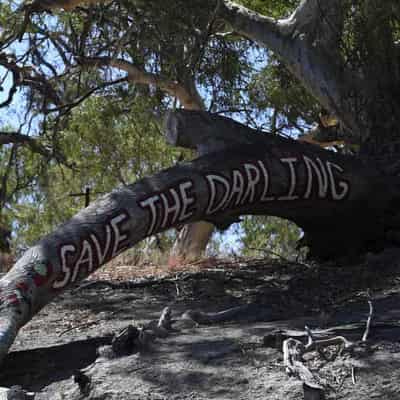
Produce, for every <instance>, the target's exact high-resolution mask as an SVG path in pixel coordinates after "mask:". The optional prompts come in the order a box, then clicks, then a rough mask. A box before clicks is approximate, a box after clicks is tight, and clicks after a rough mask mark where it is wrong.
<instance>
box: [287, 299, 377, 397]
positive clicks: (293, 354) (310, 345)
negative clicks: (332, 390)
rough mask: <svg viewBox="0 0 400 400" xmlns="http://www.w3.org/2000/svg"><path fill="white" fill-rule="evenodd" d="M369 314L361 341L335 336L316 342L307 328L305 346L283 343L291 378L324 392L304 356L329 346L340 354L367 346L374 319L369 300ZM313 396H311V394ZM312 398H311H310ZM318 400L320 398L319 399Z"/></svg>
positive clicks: (293, 340) (295, 343)
mask: <svg viewBox="0 0 400 400" xmlns="http://www.w3.org/2000/svg"><path fill="white" fill-rule="evenodd" d="M368 305H369V314H368V318H367V322H366V327H365V331H364V334H363V336H362V338H361V340H358V341H355V342H352V341H350V340H348V339H346V338H345V337H344V336H335V337H331V338H327V339H319V340H316V339H315V338H314V335H313V333H312V331H311V329H309V328H308V327H307V326H306V327H305V331H306V334H307V339H308V341H307V344H303V342H301V341H300V340H298V339H293V338H288V339H286V340H284V341H283V344H282V347H283V361H284V365H285V367H286V372H287V374H288V375H289V376H297V377H298V378H299V379H300V380H301V381H303V382H304V384H305V385H307V386H308V387H310V388H314V389H316V390H317V392H319V391H321V390H323V386H322V385H320V383H319V381H318V379H317V378H316V377H315V376H314V374H313V373H312V372H311V371H310V370H309V369H308V368H307V367H306V365H305V364H304V360H303V356H304V354H306V353H309V352H311V351H315V350H317V351H320V350H322V349H324V348H325V347H328V346H339V347H340V350H339V354H342V353H343V352H351V351H352V350H354V348H355V347H356V346H359V345H362V344H365V343H366V341H367V339H368V335H369V332H370V328H371V321H372V317H373V311H374V308H373V304H372V301H371V300H368ZM352 380H353V382H355V376H354V370H352ZM314 395H315V396H322V395H321V393H319V394H318V393H315V394H313V396H314ZM310 396H311V394H310ZM310 398H311V397H310ZM317 398H318V397H317Z"/></svg>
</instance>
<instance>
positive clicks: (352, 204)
mask: <svg viewBox="0 0 400 400" xmlns="http://www.w3.org/2000/svg"><path fill="white" fill-rule="evenodd" d="M167 126H168V127H169V128H168V132H169V135H170V136H171V137H172V138H174V137H175V139H174V140H175V142H176V143H177V144H180V145H185V146H186V147H192V146H195V147H196V146H206V147H207V146H208V145H207V141H217V142H218V143H220V144H221V146H222V147H221V148H220V149H218V150H217V151H215V152H212V153H209V154H207V155H205V156H202V157H200V158H197V159H196V160H193V161H191V162H187V163H182V164H179V165H177V166H175V167H172V168H169V169H167V170H164V171H162V172H160V173H158V174H156V175H153V176H151V177H149V178H145V179H142V180H140V181H138V182H136V183H134V184H132V185H130V186H127V187H123V188H120V189H117V190H115V191H113V192H111V193H110V194H108V195H105V196H104V197H102V198H100V199H98V200H97V201H95V202H93V203H92V204H91V205H90V206H89V207H87V208H85V209H83V210H82V211H81V212H79V213H78V214H77V215H75V216H74V217H73V218H72V219H71V220H69V221H68V222H67V223H65V224H64V225H62V226H60V227H58V228H57V229H56V230H55V231H54V232H53V233H51V234H50V235H48V236H46V237H45V238H43V239H42V240H41V241H40V242H39V243H38V244H36V245H35V246H33V247H32V248H30V249H29V250H28V251H27V252H26V253H25V254H24V255H23V256H22V257H21V259H20V260H18V262H17V263H16V264H15V266H14V267H13V268H12V269H11V270H10V271H9V272H8V273H7V275H5V276H4V277H3V278H2V279H1V280H0V304H1V308H0V359H2V358H4V356H5V355H6V353H7V352H8V349H9V348H10V346H11V345H12V343H13V341H14V339H15V336H16V334H17V332H18V330H19V329H20V328H21V326H23V325H24V324H25V323H27V322H28V321H29V320H30V319H31V318H32V317H33V316H34V315H35V314H36V313H37V312H38V311H39V310H40V309H41V308H42V307H44V306H45V305H46V304H47V303H49V302H50V301H51V300H52V299H53V298H54V297H55V296H57V295H58V294H59V293H61V292H62V291H63V290H65V289H67V288H70V287H71V286H73V285H75V284H76V283H77V282H78V281H80V280H82V279H84V278H85V277H86V276H88V275H89V274H90V273H92V272H94V271H95V270H96V269H97V268H99V267H100V266H101V265H103V264H105V263H106V262H107V261H109V260H111V259H112V258H113V257H115V256H116V255H117V254H119V253H121V252H123V251H124V250H126V249H128V248H129V247H131V246H133V245H134V244H135V243H137V242H139V241H140V240H142V239H144V238H145V237H147V236H151V235H153V234H156V233H158V232H161V231H164V230H166V229H169V228H172V227H174V226H177V225H181V224H185V223H190V222H194V221H199V220H206V221H210V222H212V223H214V224H215V225H217V226H220V227H226V226H228V225H229V224H230V223H231V222H232V221H234V220H235V219H237V217H238V216H239V215H244V214H266V215H275V216H278V217H284V218H287V219H290V220H292V221H294V222H296V223H297V224H298V225H299V226H301V227H302V228H303V229H304V231H305V233H306V236H307V237H308V238H309V243H308V244H309V246H310V247H311V251H312V252H314V253H315V254H317V255H318V256H321V257H332V256H337V255H343V254H344V255H345V254H349V253H353V252H361V251H369V250H373V249H374V248H376V247H377V245H378V244H379V246H383V245H385V244H390V243H391V241H395V242H396V241H397V239H396V233H398V234H399V233H400V223H399V221H398V220H399V218H397V221H396V218H394V217H393V216H394V215H396V213H397V208H396V206H397V200H398V199H399V196H400V190H399V180H398V178H393V177H388V176H386V175H383V174H380V173H379V172H378V169H376V168H375V167H374V165H368V164H367V163H364V162H362V161H359V160H357V159H355V158H351V157H345V156H342V155H339V154H337V153H334V152H330V151H327V150H323V149H320V148H318V147H317V146H313V145H310V144H304V143H299V142H297V141H294V140H290V139H285V138H282V137H279V136H276V135H266V134H263V133H261V132H257V131H253V130H251V129H249V128H247V127H245V126H243V125H241V124H239V123H236V122H234V121H232V120H230V119H228V118H224V117H219V116H215V115H211V114H208V113H205V112H195V111H179V112H177V113H175V114H170V116H169V118H168V124H167ZM228 137H229V138H230V139H229V144H228ZM171 140H172V139H171ZM247 140H248V141H249V143H246V141H247ZM250 142H251V143H250ZM214 144H216V142H215V143H214ZM214 144H213V146H214ZM389 234H390V235H389Z"/></svg>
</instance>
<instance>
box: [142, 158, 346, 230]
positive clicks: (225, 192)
mask: <svg viewBox="0 0 400 400" xmlns="http://www.w3.org/2000/svg"><path fill="white" fill-rule="evenodd" d="M280 162H281V163H282V165H284V166H285V168H286V169H287V173H288V182H289V185H288V187H287V188H286V191H285V192H283V193H281V194H279V195H273V194H272V193H270V192H271V180H270V173H269V171H268V168H267V166H266V165H265V163H264V162H263V161H261V160H257V161H255V162H247V163H243V164H242V165H241V167H240V169H239V168H235V169H232V170H231V171H230V172H229V176H228V177H227V176H225V175H222V174H218V173H214V174H212V173H210V174H206V175H205V176H204V178H205V180H206V183H207V186H208V189H209V190H208V198H207V207H206V209H205V211H204V213H205V215H212V214H215V213H216V212H218V211H223V210H225V209H228V208H236V207H240V206H245V205H248V204H252V203H254V202H268V201H293V200H299V199H303V200H304V199H309V198H310V197H311V194H312V193H313V191H316V195H317V197H318V198H319V199H327V198H330V199H332V200H335V201H339V200H343V199H345V198H346V196H347V195H348V193H349V189H350V188H349V184H348V183H347V182H346V181H344V180H341V179H338V178H337V176H335V174H334V171H335V172H336V175H337V174H338V173H343V172H344V170H343V168H342V167H340V166H339V165H337V164H335V163H332V162H330V161H321V160H320V159H319V158H316V159H311V158H310V157H307V156H305V155H303V156H302V157H301V159H299V158H297V157H287V158H281V159H280ZM300 165H302V166H303V168H304V167H305V171H306V185H305V190H304V189H303V193H299V192H300V188H299V187H298V186H299V181H298V171H297V169H298V167H299V166H300ZM303 186H304V183H303ZM192 189H193V182H192V181H191V180H186V181H183V182H181V183H179V184H177V185H174V186H173V187H170V188H168V189H166V190H164V191H162V192H157V193H153V194H152V195H150V196H149V197H146V198H145V199H143V200H141V201H140V202H139V203H138V204H139V206H140V207H141V208H142V209H144V210H147V211H148V212H149V214H150V222H149V225H148V230H147V235H152V234H153V233H155V232H157V231H158V230H162V229H165V228H167V227H169V226H172V225H174V224H175V223H183V222H185V221H187V220H188V219H190V217H191V216H192V215H193V214H194V212H195V209H196V208H195V207H196V197H195V195H194V194H193V192H192Z"/></svg>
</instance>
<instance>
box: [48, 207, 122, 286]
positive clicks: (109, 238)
mask: <svg viewBox="0 0 400 400" xmlns="http://www.w3.org/2000/svg"><path fill="white" fill-rule="evenodd" d="M128 218H129V215H128V214H127V213H126V212H122V213H120V214H118V215H117V216H115V217H113V218H111V219H110V220H109V222H107V223H106V225H105V228H104V230H105V232H104V233H105V234H104V240H101V239H100V238H99V237H98V236H97V235H96V234H95V233H94V232H92V233H90V234H89V236H88V237H87V238H85V239H83V240H82V242H81V243H80V244H79V246H76V245H75V244H73V243H65V244H63V245H62V246H61V247H60V261H61V271H62V276H60V278H59V279H58V280H56V281H55V282H54V283H53V288H54V289H61V288H63V287H65V286H67V285H68V284H69V283H73V282H75V281H76V278H77V277H78V274H79V271H80V270H81V269H82V268H85V269H86V271H87V274H90V273H91V272H92V271H93V270H94V269H96V268H98V267H99V266H100V265H102V264H104V263H105V262H106V261H108V260H110V259H111V258H113V257H115V256H116V255H117V254H119V253H121V252H122V251H123V250H125V249H126V248H127V247H128V241H127V239H128V233H127V232H125V231H123V230H122V229H121V225H122V224H123V223H124V222H125V221H126V220H127V219H128Z"/></svg>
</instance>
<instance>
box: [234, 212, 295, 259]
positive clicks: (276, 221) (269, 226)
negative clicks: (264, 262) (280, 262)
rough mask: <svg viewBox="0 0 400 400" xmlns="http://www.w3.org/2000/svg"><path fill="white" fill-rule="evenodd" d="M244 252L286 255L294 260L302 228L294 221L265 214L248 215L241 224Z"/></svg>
mask: <svg viewBox="0 0 400 400" xmlns="http://www.w3.org/2000/svg"><path fill="white" fill-rule="evenodd" d="M241 229H242V230H243V233H242V235H241V239H240V242H241V246H242V254H243V255H245V256H260V255H264V256H271V257H272V258H276V257H284V258H286V259H289V260H294V259H296V258H297V257H298V255H299V253H298V251H297V250H296V244H297V241H298V240H299V239H300V236H301V230H300V229H299V228H298V227H297V226H296V225H295V224H293V223H292V222H290V221H287V220H284V219H281V218H276V217H265V216H246V217H245V218H244V219H243V222H242V224H241Z"/></svg>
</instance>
